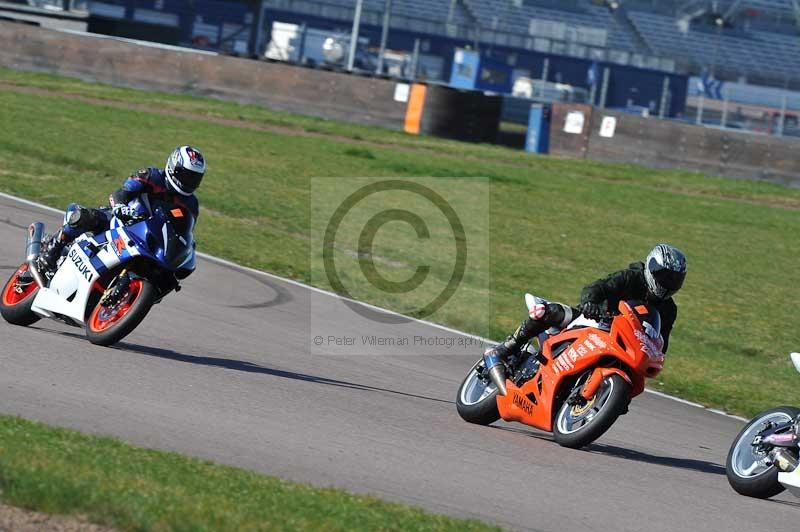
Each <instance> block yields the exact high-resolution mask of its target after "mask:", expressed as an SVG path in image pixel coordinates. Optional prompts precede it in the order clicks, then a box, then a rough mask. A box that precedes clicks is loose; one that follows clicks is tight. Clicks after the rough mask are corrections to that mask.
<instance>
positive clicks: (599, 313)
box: [581, 301, 608, 320]
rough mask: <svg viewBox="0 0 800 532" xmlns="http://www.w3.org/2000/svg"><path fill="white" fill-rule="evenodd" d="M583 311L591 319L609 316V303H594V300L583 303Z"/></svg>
mask: <svg viewBox="0 0 800 532" xmlns="http://www.w3.org/2000/svg"><path fill="white" fill-rule="evenodd" d="M581 312H582V313H583V315H584V316H586V317H587V318H589V319H590V320H598V319H600V318H605V317H606V316H608V308H607V305H606V304H605V303H594V302H593V301H587V302H586V303H581Z"/></svg>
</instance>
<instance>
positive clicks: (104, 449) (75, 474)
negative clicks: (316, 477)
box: [0, 416, 496, 531]
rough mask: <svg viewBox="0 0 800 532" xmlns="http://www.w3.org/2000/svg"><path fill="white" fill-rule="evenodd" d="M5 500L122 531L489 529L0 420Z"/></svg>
mask: <svg viewBox="0 0 800 532" xmlns="http://www.w3.org/2000/svg"><path fill="white" fill-rule="evenodd" d="M0 490H2V499H3V500H5V501H7V502H9V503H11V504H13V505H15V506H21V507H25V508H33V509H36V510H39V511H44V512H47V513H51V514H79V515H83V516H85V517H87V518H88V519H89V520H90V521H92V522H95V523H99V524H105V525H109V526H113V527H116V528H119V529H121V530H154V531H159V530H175V531H182V530H185V531H190V530H191V531H202V530H208V531H217V530H219V531H224V530H230V531H234V530H235V531H247V530H291V531H294V530H313V531H318V530H329V531H334V530H342V531H345V530H347V531H349V530H370V531H372V530H419V531H423V530H431V531H432V530H453V531H456V530H458V531H465V530H496V529H495V528H493V527H490V526H488V525H485V524H482V523H479V522H477V521H462V520H456V519H451V518H448V517H443V516H437V515H432V514H429V513H426V512H424V511H422V510H419V509H415V508H410V507H408V506H403V505H400V504H391V503H386V502H383V501H380V500H378V499H375V498H373V497H365V496H356V495H350V494H347V493H345V492H343V491H339V490H334V489H321V488H312V487H309V486H305V485H302V484H298V483H294V482H288V481H284V480H280V479H277V478H272V477H267V476H264V475H259V474H257V473H253V472H249V471H245V470H242V469H236V468H232V467H225V466H221V465H217V464H214V463H211V462H208V461H204V460H198V459H194V458H188V457H185V456H182V455H179V454H175V453H167V452H162V451H154V450H148V449H140V448H137V447H133V446H131V445H128V444H125V443H122V442H120V441H118V440H115V439H111V438H101V437H96V436H86V435H83V434H80V433H77V432H74V431H70V430H63V429H56V428H51V427H47V426H45V425H41V424H38V423H33V422H30V421H26V420H22V419H19V418H15V417H7V416H0Z"/></svg>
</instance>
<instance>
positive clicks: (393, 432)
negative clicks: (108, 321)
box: [0, 198, 800, 532]
mask: <svg viewBox="0 0 800 532" xmlns="http://www.w3.org/2000/svg"><path fill="white" fill-rule="evenodd" d="M34 220H42V221H45V222H46V223H47V225H48V227H49V228H53V227H54V226H55V225H56V224H58V223H59V216H58V215H56V214H54V213H52V212H47V211H43V210H41V209H39V208H36V207H33V206H29V205H24V204H20V203H15V202H13V201H12V200H8V199H4V198H0V275H2V277H3V282H5V279H6V277H7V276H8V275H10V274H11V272H12V270H13V269H14V268H16V267H17V266H18V265H19V263H20V262H21V259H22V255H23V253H24V249H23V248H24V239H25V228H26V227H27V225H28V224H29V223H30V222H31V221H34ZM200 246H201V247H202V242H201V243H200ZM349 312H350V311H349V310H348V309H347V308H345V307H344V305H343V304H342V303H341V301H339V300H338V299H337V298H335V297H332V296H330V295H327V294H323V293H319V292H316V291H312V290H309V289H307V288H305V287H302V286H298V285H296V284H292V283H288V282H284V281H281V280H278V279H275V278H272V277H268V276H262V275H258V274H255V273H252V272H249V271H246V270H243V269H239V268H235V267H231V266H227V265H224V264H219V263H215V262H212V261H210V260H202V261H201V262H200V263H199V266H198V271H197V273H196V274H195V275H194V276H192V278H190V279H189V280H187V281H186V282H185V283H184V290H183V291H182V292H180V293H179V294H173V295H171V296H170V297H168V298H167V299H165V301H164V302H162V303H161V304H160V305H158V306H156V307H155V308H154V309H153V311H152V312H151V314H150V315H149V316H148V318H147V319H146V320H145V321H144V323H143V324H142V326H140V328H139V330H138V331H136V332H134V333H133V334H132V335H131V336H129V337H128V338H127V339H126V340H125V342H124V343H122V344H120V345H119V346H118V347H117V348H113V349H109V348H100V347H95V346H92V345H91V344H89V343H88V341H86V340H85V339H84V338H83V331H82V330H81V329H76V328H70V327H67V326H63V325H60V324H59V323H56V322H53V321H40V322H38V323H37V324H35V325H34V326H32V327H30V328H27V329H26V328H20V327H13V326H10V325H8V324H6V323H5V322H1V323H0V364H1V365H0V368H2V371H0V412H2V413H6V414H18V415H21V416H24V417H26V418H30V419H35V420H40V421H43V422H46V423H50V424H53V425H59V426H64V427H71V428H74V429H78V430H81V431H84V432H89V433H95V434H108V435H113V436H117V437H119V438H122V439H124V440H127V441H129V442H132V443H134V444H137V445H141V446H146V447H155V448H160V449H166V450H171V451H180V452H182V453H186V454H190V455H195V456H199V457H203V458H208V459H211V460H214V461H217V462H221V463H226V464H232V465H236V466H240V467H243V468H249V469H254V470H258V471H261V472H264V473H267V474H270V475H277V476H281V477H285V478H289V479H295V480H299V481H304V482H310V483H313V484H317V485H321V486H336V487H340V488H344V489H347V490H351V491H354V492H361V493H370V494H375V495H378V496H380V497H383V498H386V499H389V500H395V501H402V502H406V503H411V504H414V505H419V506H422V507H425V508H427V509H429V510H432V511H434V512H440V513H447V514H451V515H453V516H457V517H474V518H480V519H483V520H486V521H490V522H495V523H498V524H501V525H503V526H507V527H510V528H514V529H531V530H540V531H564V532H567V531H569V532H571V531H584V530H604V531H627V530H630V531H637V532H639V531H641V530H647V531H652V532H656V531H669V532H675V531H683V530H685V531H690V530H691V531H693V530H700V529H703V530H714V531H716V530H719V531H748V532H749V531H755V530H769V531H772V532H777V531H784V530H785V531H789V530H792V531H795V532H796V531H797V530H798V523H800V500H798V499H793V498H792V497H790V496H788V495H782V496H780V497H778V498H776V499H775V500H771V501H758V500H752V499H747V498H745V497H741V496H738V495H737V494H735V493H734V492H733V491H732V490H731V489H730V488H729V487H728V483H727V481H726V479H725V472H724V460H725V455H726V452H727V449H728V446H729V445H730V442H731V441H732V439H733V437H734V436H735V435H736V433H737V432H738V430H739V429H740V428H741V422H740V421H737V420H735V419H731V418H727V417H724V416H721V415H718V414H714V413H711V412H708V411H705V410H702V409H700V408H696V407H693V406H690V405H686V404H682V403H679V402H676V401H672V400H669V399H665V398H662V397H658V396H655V395H653V394H644V395H642V396H641V397H639V398H637V399H636V400H635V401H634V402H633V404H632V405H631V411H630V413H629V414H628V415H626V416H624V417H622V418H621V419H620V421H619V422H618V423H617V425H615V426H614V427H613V428H612V429H611V431H609V432H608V433H607V434H606V436H605V437H603V438H601V439H600V440H599V441H598V442H597V443H596V444H594V445H592V446H591V447H590V448H589V449H588V450H584V451H573V450H568V449H563V448H560V447H558V446H557V445H555V444H554V443H552V441H551V440H550V437H549V436H548V435H547V434H544V433H539V432H537V431H534V430H529V429H528V428H526V427H524V426H521V425H512V424H505V423H502V422H500V423H497V424H496V426H492V427H478V426H472V425H469V424H467V423H465V422H463V421H462V420H461V419H460V418H459V417H458V414H457V413H456V410H455V405H454V404H453V399H454V395H455V392H456V388H457V387H458V385H459V383H460V382H461V379H462V378H463V376H464V375H465V373H466V371H467V370H468V369H469V367H470V366H471V364H472V363H473V362H474V360H475V359H476V358H477V354H478V353H479V351H480V349H479V348H471V352H472V355H465V351H461V352H459V354H458V355H455V354H452V353H451V354H448V355H440V356H436V354H435V353H441V352H442V351H443V350H444V351H446V349H442V348H420V349H419V350H417V351H416V352H415V355H414V356H410V355H408V354H405V355H398V354H395V355H391V354H390V353H377V354H375V353H373V354H369V355H367V354H366V353H363V351H370V350H369V349H365V348H364V347H361V348H360V349H358V350H357V351H359V352H361V353H362V354H360V355H357V356H341V355H339V354H336V353H339V352H347V351H348V348H346V347H335V346H331V347H330V348H329V347H327V346H322V347H314V348H312V346H311V338H312V337H313V336H315V335H317V334H321V335H328V334H330V332H331V331H335V333H336V334H338V335H341V336H346V335H348V334H352V335H353V337H360V335H362V334H365V333H368V334H375V335H386V336H387V337H390V336H392V335H397V334H398V328H399V327H403V328H404V329H403V331H404V332H403V334H409V331H412V332H413V334H414V335H417V334H419V335H421V336H424V337H436V338H451V339H457V338H458V336H457V335H456V334H455V333H450V332H446V331H443V330H440V329H437V328H434V327H431V326H428V325H425V324H422V323H411V324H403V325H398V324H393V323H378V322H375V321H368V322H367V321H360V320H358V319H352V318H351V316H352V315H353V314H352V313H349ZM348 313H349V314H348ZM342 350H343V351H342ZM378 351H379V350H378ZM412 351H413V350H412ZM426 351H430V352H426ZM408 352H409V350H408V349H406V351H405V353H408ZM775 400H776V404H778V403H780V402H781V399H780V398H779V397H776V398H775Z"/></svg>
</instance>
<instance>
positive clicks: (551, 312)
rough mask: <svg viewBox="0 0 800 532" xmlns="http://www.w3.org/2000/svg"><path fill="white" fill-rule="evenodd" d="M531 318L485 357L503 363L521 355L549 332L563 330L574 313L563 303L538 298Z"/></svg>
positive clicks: (530, 314)
mask: <svg viewBox="0 0 800 532" xmlns="http://www.w3.org/2000/svg"><path fill="white" fill-rule="evenodd" d="M528 315H529V318H528V319H526V320H525V321H523V322H522V323H521V324H520V326H519V327H518V328H517V330H516V331H514V333H513V334H512V335H511V336H509V337H508V338H506V340H505V341H504V342H502V343H499V344H497V345H496V346H494V347H493V348H491V349H489V350H488V351H486V353H485V354H484V358H485V357H487V356H488V357H496V358H499V359H500V360H502V361H503V362H508V360H509V358H511V357H512V356H514V355H517V354H519V352H520V349H522V347H523V346H524V345H525V344H527V343H528V342H530V341H531V340H533V339H534V338H536V337H537V336H539V335H540V334H542V333H543V332H545V331H546V330H548V329H549V328H554V329H555V330H561V329H563V328H564V327H566V326H567V325H569V323H570V322H571V321H572V319H573V315H574V311H573V309H572V308H571V307H568V306H566V305H562V304H561V303H550V302H548V301H545V300H544V299H541V298H536V305H534V306H533V308H531V309H530V312H529V313H528Z"/></svg>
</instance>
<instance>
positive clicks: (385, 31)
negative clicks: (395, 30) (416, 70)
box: [375, 0, 392, 75]
mask: <svg viewBox="0 0 800 532" xmlns="http://www.w3.org/2000/svg"><path fill="white" fill-rule="evenodd" d="M391 16H392V0H386V3H385V4H384V6H383V28H382V29H381V49H380V52H378V68H376V69H375V73H376V74H378V75H380V74H382V73H383V56H384V55H385V54H386V41H388V40H389V20H390V18H391Z"/></svg>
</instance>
